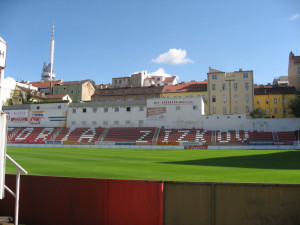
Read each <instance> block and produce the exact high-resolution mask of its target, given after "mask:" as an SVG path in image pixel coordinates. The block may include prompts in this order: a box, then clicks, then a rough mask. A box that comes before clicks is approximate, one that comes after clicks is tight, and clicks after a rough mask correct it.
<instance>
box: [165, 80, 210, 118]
mask: <svg viewBox="0 0 300 225" xmlns="http://www.w3.org/2000/svg"><path fill="white" fill-rule="evenodd" d="M200 97H201V98H202V100H203V102H204V113H206V111H207V81H192V82H182V83H179V84H176V85H166V86H164V88H163V90H162V93H161V98H167V99H168V98H170V99H183V98H185V99H189V98H200Z"/></svg>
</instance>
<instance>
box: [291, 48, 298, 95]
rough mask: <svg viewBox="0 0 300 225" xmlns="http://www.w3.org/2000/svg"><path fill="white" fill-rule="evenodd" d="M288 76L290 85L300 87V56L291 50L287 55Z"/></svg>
mask: <svg viewBox="0 0 300 225" xmlns="http://www.w3.org/2000/svg"><path fill="white" fill-rule="evenodd" d="M288 77H289V85H290V86H291V87H296V88H297V89H298V88H300V56H295V55H294V53H293V52H290V55H289V69H288Z"/></svg>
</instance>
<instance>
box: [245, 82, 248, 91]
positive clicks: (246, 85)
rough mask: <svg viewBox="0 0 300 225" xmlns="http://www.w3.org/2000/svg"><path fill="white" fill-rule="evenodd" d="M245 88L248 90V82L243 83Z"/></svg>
mask: <svg viewBox="0 0 300 225" xmlns="http://www.w3.org/2000/svg"><path fill="white" fill-rule="evenodd" d="M245 88H246V90H248V89H249V83H248V82H246V83H245Z"/></svg>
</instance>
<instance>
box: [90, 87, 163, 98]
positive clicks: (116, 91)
mask: <svg viewBox="0 0 300 225" xmlns="http://www.w3.org/2000/svg"><path fill="white" fill-rule="evenodd" d="M162 89H163V86H159V87H132V88H110V89H97V90H96V91H95V93H94V95H93V96H92V97H95V96H116V95H141V94H160V93H161V92H162Z"/></svg>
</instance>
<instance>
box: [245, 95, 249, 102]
mask: <svg viewBox="0 0 300 225" xmlns="http://www.w3.org/2000/svg"><path fill="white" fill-rule="evenodd" d="M246 102H249V94H246Z"/></svg>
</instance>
